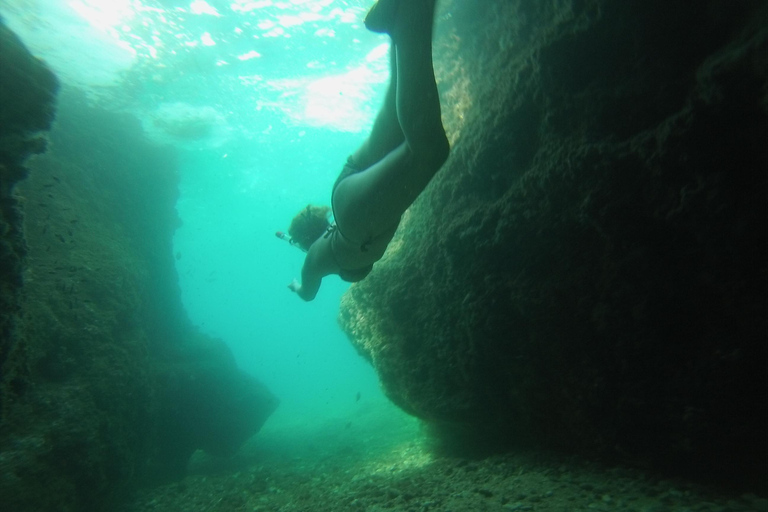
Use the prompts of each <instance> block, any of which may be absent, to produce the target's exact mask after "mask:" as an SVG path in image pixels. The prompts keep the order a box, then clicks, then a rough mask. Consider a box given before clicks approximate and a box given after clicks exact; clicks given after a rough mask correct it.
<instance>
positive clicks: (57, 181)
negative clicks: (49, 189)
mask: <svg viewBox="0 0 768 512" xmlns="http://www.w3.org/2000/svg"><path fill="white" fill-rule="evenodd" d="M51 178H53V180H54V181H55V182H56V183H61V180H60V179H59V178H57V177H56V176H51Z"/></svg>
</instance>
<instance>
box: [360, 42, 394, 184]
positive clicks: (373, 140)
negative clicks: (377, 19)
mask: <svg viewBox="0 0 768 512" xmlns="http://www.w3.org/2000/svg"><path fill="white" fill-rule="evenodd" d="M389 62H390V78H389V86H388V87H387V93H386V96H385V97H384V104H383V105H382V106H381V110H379V113H378V115H377V116H376V120H375V121H374V123H373V128H372V129H371V134H370V135H369V136H368V138H367V139H366V140H365V142H363V144H362V146H360V148H359V149H358V150H357V151H356V152H355V153H354V154H353V155H352V162H353V163H354V165H355V167H358V168H360V169H367V168H368V167H370V166H372V165H373V164H375V163H376V162H378V161H379V160H381V159H382V158H384V156H386V155H387V153H389V152H390V151H392V150H393V149H395V148H396V147H397V146H399V145H400V144H402V143H403V141H404V140H405V136H404V135H403V131H402V130H401V129H400V121H399V120H398V119H397V52H396V50H395V44H394V43H392V47H391V48H390V58H389Z"/></svg>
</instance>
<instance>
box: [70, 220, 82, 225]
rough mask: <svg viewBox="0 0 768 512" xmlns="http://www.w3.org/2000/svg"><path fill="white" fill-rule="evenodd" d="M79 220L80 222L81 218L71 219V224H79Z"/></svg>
mask: <svg viewBox="0 0 768 512" xmlns="http://www.w3.org/2000/svg"><path fill="white" fill-rule="evenodd" d="M78 222H80V219H72V220H71V221H69V223H70V224H77V223H78Z"/></svg>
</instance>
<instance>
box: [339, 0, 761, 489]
mask: <svg viewBox="0 0 768 512" xmlns="http://www.w3.org/2000/svg"><path fill="white" fill-rule="evenodd" d="M480 4H482V6H481V5H480ZM766 5H767V4H766V2H765V1H748V2H739V3H738V4H734V3H732V2H724V1H709V2H705V3H703V4H702V3H700V2H699V3H692V2H684V1H657V0H652V1H639V0H630V1H626V2H614V1H609V0H605V1H604V0H572V1H563V2H538V1H533V0H518V1H495V2H459V1H450V0H442V1H441V3H440V6H441V9H440V12H439V13H438V30H437V36H436V43H435V55H436V63H435V67H436V72H437V75H438V80H439V82H440V83H439V87H440V89H441V93H442V97H443V107H444V108H443V114H444V120H445V123H446V128H447V130H448V132H449V138H450V139H451V141H452V142H453V150H452V155H451V157H450V159H449V161H448V162H447V164H446V165H445V167H444V168H443V169H442V170H441V171H440V173H439V174H438V175H437V176H436V178H435V179H434V180H433V182H432V183H431V184H430V186H429V188H428V189H427V191H426V192H425V193H424V194H423V195H422V197H421V198H419V200H418V201H417V202H416V203H415V204H414V205H413V206H412V208H411V209H410V210H409V212H407V213H406V215H405V216H404V218H403V223H402V224H401V229H400V230H399V232H398V236H397V238H396V239H395V241H394V242H393V244H392V245H391V247H390V249H389V251H388V253H387V254H386V255H385V258H384V259H383V260H382V261H381V262H379V263H378V264H376V266H375V267H374V272H373V273H372V274H371V275H370V276H369V277H368V278H367V279H366V280H365V281H363V282H360V283H358V284H356V285H355V286H353V287H352V288H351V289H350V290H349V292H348V293H347V294H346V295H345V297H344V299H343V301H342V307H341V312H340V323H341V324H342V327H343V328H344V330H345V331H346V332H347V333H348V334H349V336H350V338H351V339H352V342H353V344H354V345H355V346H356V347H357V349H358V350H359V351H360V353H361V354H363V355H364V356H365V357H367V358H368V359H369V360H370V361H371V362H372V364H373V366H374V367H375V369H376V371H377V372H378V374H379V376H380V378H381V380H382V383H383V386H384V389H385V391H386V393H387V394H388V396H389V397H390V398H391V399H392V400H393V401H394V402H395V403H397V404H398V405H400V406H401V407H402V408H403V409H404V410H406V411H408V412H410V413H411V414H414V415H416V416H418V417H420V418H423V419H425V420H427V421H428V422H429V423H430V424H432V425H434V426H436V427H437V428H438V429H439V430H441V431H442V432H443V434H445V435H446V436H448V437H450V434H456V433H459V432H461V433H462V434H466V437H464V438H463V442H469V441H470V440H471V439H472V438H475V439H478V438H483V439H486V440H488V439H491V440H492V444H494V445H495V446H497V447H498V446H501V445H503V444H505V443H507V442H512V443H518V444H519V443H534V444H536V445H538V446H546V447H553V448H558V449H562V450H566V451H576V452H580V453H584V454H587V455H590V456H603V457H608V458H611V459H614V460H622V461H624V462H629V463H632V464H636V465H641V466H648V467H655V468H667V469H673V470H674V471H680V472H685V473H697V474H698V475H699V476H707V477H715V478H719V479H724V480H725V479H729V480H732V481H736V482H740V483H744V482H748V481H751V482H755V483H759V485H761V486H762V485H763V484H762V483H760V482H764V481H765V480H763V478H764V476H765V475H766V460H768V451H767V449H766V438H765V435H764V432H765V431H766V427H768V425H767V424H766V423H767V417H768V413H767V410H766V403H767V401H766V390H767V389H768V382H767V381H766V375H767V374H768V372H767V371H766V356H767V354H766V334H767V333H768V325H767V324H766V315H765V312H766V295H767V294H766V291H767V290H768V286H767V282H766V279H767V277H768V273H767V272H766V270H768V269H767V262H768V250H767V245H766V233H768V229H767V228H768V226H767V225H766V224H768V223H767V222H766V216H767V215H766V214H767V212H766V198H767V197H768V195H767V189H766V172H768V153H767V151H768V150H767V149H766V140H768V76H767V70H768V40H767V38H768V23H766V20H768V17H767V15H766V12H767V11H766Z"/></svg>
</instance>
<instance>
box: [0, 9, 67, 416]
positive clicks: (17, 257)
mask: <svg viewBox="0 0 768 512" xmlns="http://www.w3.org/2000/svg"><path fill="white" fill-rule="evenodd" d="M0 69H2V70H3V78H2V80H0V373H2V378H3V382H4V386H3V387H2V388H0V421H2V419H3V418H4V417H5V416H6V409H7V406H8V401H9V400H12V399H13V395H14V394H15V393H17V392H21V391H22V389H21V388H23V387H24V374H25V372H26V370H25V369H24V368H23V367H17V366H15V365H14V364H13V362H9V358H10V357H11V354H12V353H14V352H15V351H17V350H19V338H20V333H19V320H20V319H19V314H20V301H21V294H20V291H21V285H22V279H21V276H22V273H23V264H24V256H25V254H26V244H25V242H24V236H23V234H22V218H23V215H22V212H21V208H20V206H19V201H18V199H17V198H16V197H14V195H13V187H14V185H15V184H16V183H17V182H18V181H19V180H21V179H23V178H24V177H25V176H26V174H27V172H26V168H25V167H24V162H25V160H26V159H27V158H28V157H29V156H30V155H32V154H35V153H40V152H42V151H44V150H45V147H46V140H45V138H44V137H43V136H41V135H40V134H39V132H41V131H44V130H47V129H49V128H50V126H51V123H52V122H53V118H54V104H55V98H56V92H57V90H58V88H59V83H58V80H57V79H56V77H55V76H54V75H53V73H51V71H50V70H49V69H48V68H47V67H46V66H45V65H43V64H42V63H41V62H40V61H38V60H37V59H34V58H33V57H32V56H31V55H30V53H29V52H28V51H27V49H26V48H25V47H24V45H23V44H21V41H19V39H18V38H17V37H16V35H15V34H13V32H11V31H10V30H8V29H7V28H6V27H5V25H4V24H3V22H2V18H0Z"/></svg>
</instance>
